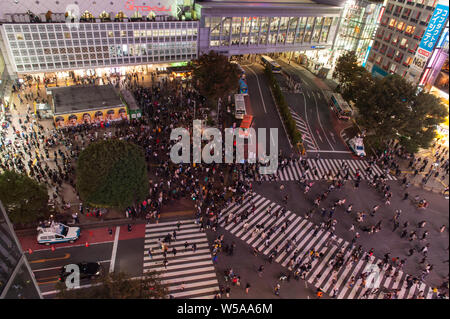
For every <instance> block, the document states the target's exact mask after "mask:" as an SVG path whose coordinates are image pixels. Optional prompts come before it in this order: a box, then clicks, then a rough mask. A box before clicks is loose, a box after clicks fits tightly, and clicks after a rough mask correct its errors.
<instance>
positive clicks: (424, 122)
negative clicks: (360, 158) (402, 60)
mask: <svg viewBox="0 0 450 319" xmlns="http://www.w3.org/2000/svg"><path fill="white" fill-rule="evenodd" d="M372 79H373V81H374V84H373V85H371V86H370V87H369V88H367V89H364V90H361V91H360V95H359V97H358V98H357V99H356V104H355V106H356V107H357V108H358V111H359V114H358V117H357V122H358V123H359V124H361V125H362V126H363V127H364V128H366V129H367V130H368V134H369V135H373V137H372V138H373V139H374V140H375V144H376V145H375V146H381V145H383V144H384V143H385V142H387V141H389V140H390V139H393V138H395V139H398V140H400V142H401V144H402V145H403V146H405V147H406V148H407V150H408V151H409V152H416V151H417V150H418V149H419V148H420V147H422V148H427V147H429V145H430V143H431V141H432V140H433V138H434V137H435V128H436V125H437V124H439V123H442V122H443V121H444V119H445V116H446V115H447V114H448V110H447V108H446V107H445V105H443V104H442V103H441V102H440V100H439V99H438V98H436V97H434V96H433V95H431V94H428V93H423V92H421V93H419V94H417V93H416V92H417V90H416V87H415V86H414V85H412V84H411V83H409V82H408V81H406V80H405V79H403V78H402V77H400V76H398V75H388V76H386V77H384V78H381V79H380V78H372Z"/></svg>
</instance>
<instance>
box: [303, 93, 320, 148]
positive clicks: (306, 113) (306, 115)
mask: <svg viewBox="0 0 450 319" xmlns="http://www.w3.org/2000/svg"><path fill="white" fill-rule="evenodd" d="M303 100H304V101H305V118H306V121H305V122H306V125H308V129H309V132H310V135H311V138H312V139H313V141H314V144H315V145H316V148H317V149H318V150H320V147H319V145H318V144H317V141H316V138H315V137H314V134H313V132H312V130H311V126H309V121H308V111H307V109H306V96H305V94H304V93H303Z"/></svg>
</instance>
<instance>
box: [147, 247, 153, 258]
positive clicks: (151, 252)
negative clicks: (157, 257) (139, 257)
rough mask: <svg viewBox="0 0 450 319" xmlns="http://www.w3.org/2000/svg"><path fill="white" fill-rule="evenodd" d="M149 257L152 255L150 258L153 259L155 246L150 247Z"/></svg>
mask: <svg viewBox="0 0 450 319" xmlns="http://www.w3.org/2000/svg"><path fill="white" fill-rule="evenodd" d="M148 257H150V259H153V248H151V247H150V248H149V250H148Z"/></svg>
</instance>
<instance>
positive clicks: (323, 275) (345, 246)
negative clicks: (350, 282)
mask: <svg viewBox="0 0 450 319" xmlns="http://www.w3.org/2000/svg"><path fill="white" fill-rule="evenodd" d="M348 244H349V243H348V242H347V241H345V242H344V244H343V245H342V247H341V248H340V249H339V246H336V250H337V251H339V250H343V249H346V248H347V246H348ZM324 265H325V264H324ZM324 265H322V266H324ZM320 269H323V268H320ZM332 270H333V266H331V265H329V266H327V268H326V269H325V271H324V272H323V273H322V275H321V276H320V279H319V280H318V281H317V283H316V284H317V285H318V286H319V287H321V285H322V282H323V281H324V280H325V279H326V278H328V275H329V273H330V272H331V275H332V276H333V274H332V273H333V272H332ZM311 282H312V280H311Z"/></svg>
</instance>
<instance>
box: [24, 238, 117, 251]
mask: <svg viewBox="0 0 450 319" xmlns="http://www.w3.org/2000/svg"><path fill="white" fill-rule="evenodd" d="M112 242H113V241H112V240H108V241H99V242H97V243H89V246H92V245H98V244H109V243H112ZM85 245H86V244H80V245H71V246H62V247H55V249H64V248H72V247H82V246H85ZM46 250H52V249H51V248H42V249H35V250H33V251H34V252H37V251H46ZM23 252H24V253H25V254H28V255H29V253H28V251H27V250H24V251H23Z"/></svg>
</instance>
